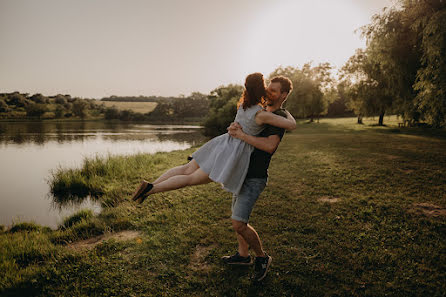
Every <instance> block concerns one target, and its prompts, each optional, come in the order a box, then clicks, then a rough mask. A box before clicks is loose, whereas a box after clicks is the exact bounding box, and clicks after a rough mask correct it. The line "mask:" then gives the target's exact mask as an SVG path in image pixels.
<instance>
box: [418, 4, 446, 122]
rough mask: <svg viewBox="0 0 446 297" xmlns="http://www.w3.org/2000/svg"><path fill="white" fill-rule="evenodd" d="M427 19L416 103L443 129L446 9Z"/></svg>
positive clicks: (445, 112)
mask: <svg viewBox="0 0 446 297" xmlns="http://www.w3.org/2000/svg"><path fill="white" fill-rule="evenodd" d="M424 21H426V25H425V26H424V28H423V31H422V36H423V38H422V49H423V55H422V58H421V62H422V67H421V68H420V69H419V70H418V72H417V78H416V82H415V85H414V88H415V90H416V91H418V94H417V96H416V103H417V105H418V108H419V109H420V110H421V111H422V113H423V114H425V115H426V118H427V120H428V121H429V122H430V123H431V124H432V125H433V126H434V127H436V128H440V127H443V126H445V125H446V10H445V9H444V7H443V9H442V10H440V11H437V12H435V13H434V14H433V15H432V16H431V18H429V19H428V20H424ZM420 22H421V21H420Z"/></svg>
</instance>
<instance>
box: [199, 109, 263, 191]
mask: <svg viewBox="0 0 446 297" xmlns="http://www.w3.org/2000/svg"><path fill="white" fill-rule="evenodd" d="M261 109H262V107H261V106H259V105H255V106H251V107H249V108H247V109H246V110H244V109H243V107H242V106H240V108H239V109H238V110H237V115H236V116H235V120H234V121H235V122H238V123H239V124H240V125H241V126H242V129H243V132H245V133H246V134H249V135H257V134H259V133H260V132H261V131H262V130H263V128H264V126H263V125H257V124H256V122H255V116H256V114H257V112H258V111H259V110H261ZM253 150H254V147H253V146H252V145H250V144H247V143H246V142H244V141H242V140H240V139H237V138H234V137H232V136H230V135H229V134H228V133H225V134H223V135H220V136H217V137H215V138H213V139H211V140H210V141H208V142H207V143H205V144H204V145H203V146H202V147H201V148H200V149H198V150H197V151H195V152H194V153H193V154H192V157H193V158H194V160H195V161H196V162H197V163H198V165H199V166H200V168H201V169H202V170H203V171H204V172H206V173H207V174H208V175H209V178H210V179H211V180H213V181H214V182H218V183H221V184H222V186H223V189H225V190H226V191H229V192H231V193H234V194H238V193H239V192H240V189H241V187H242V185H243V182H244V180H245V177H246V174H247V172H248V166H249V159H250V157H251V153H252V151H253Z"/></svg>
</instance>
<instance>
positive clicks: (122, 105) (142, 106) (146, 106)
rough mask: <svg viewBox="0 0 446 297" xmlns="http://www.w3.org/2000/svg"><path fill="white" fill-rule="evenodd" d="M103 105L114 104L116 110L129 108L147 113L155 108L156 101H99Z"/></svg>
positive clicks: (110, 105)
mask: <svg viewBox="0 0 446 297" xmlns="http://www.w3.org/2000/svg"><path fill="white" fill-rule="evenodd" d="M100 103H103V104H104V105H105V107H112V106H115V107H116V108H117V109H118V110H127V109H130V110H132V111H134V112H139V113H143V114H144V113H148V112H151V111H152V110H154V109H155V107H156V105H157V103H156V102H119V101H100Z"/></svg>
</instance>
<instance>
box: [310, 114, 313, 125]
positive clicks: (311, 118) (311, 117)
mask: <svg viewBox="0 0 446 297" xmlns="http://www.w3.org/2000/svg"><path fill="white" fill-rule="evenodd" d="M310 123H313V115H311V116H310Z"/></svg>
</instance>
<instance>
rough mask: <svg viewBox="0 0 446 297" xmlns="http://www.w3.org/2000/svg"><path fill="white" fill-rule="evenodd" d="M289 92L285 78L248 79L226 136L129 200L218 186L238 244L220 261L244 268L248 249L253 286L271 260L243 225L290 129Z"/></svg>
mask: <svg viewBox="0 0 446 297" xmlns="http://www.w3.org/2000/svg"><path fill="white" fill-rule="evenodd" d="M291 90H292V84H291V81H290V80H289V79H288V78H286V77H283V76H277V77H274V78H272V79H271V81H270V83H269V85H268V87H266V85H265V81H264V78H263V75H262V74H261V73H253V74H250V75H248V76H247V77H246V80H245V89H244V91H243V95H242V97H241V98H240V100H239V102H238V104H237V114H236V117H235V119H234V122H233V123H232V124H231V125H230V126H229V127H228V133H225V134H223V135H220V136H217V137H215V138H213V139H211V140H210V141H208V142H207V143H206V144H204V145H203V146H202V147H201V148H199V149H198V150H197V151H195V152H194V153H193V154H192V160H191V161H190V162H189V163H188V164H186V165H182V166H178V167H174V168H171V169H169V170H168V171H166V172H165V173H164V174H162V175H161V176H160V177H159V178H158V179H156V180H155V181H153V182H152V183H149V182H147V181H145V180H143V181H142V182H141V184H140V186H139V187H138V189H137V190H136V191H135V193H134V194H133V197H132V199H133V200H134V201H138V202H139V203H142V202H144V200H145V199H146V198H147V197H148V196H149V195H152V194H155V193H160V192H166V191H170V190H175V189H179V188H183V187H186V186H193V185H200V184H205V183H209V182H212V181H213V182H218V183H220V184H222V186H223V189H225V190H226V191H229V192H231V193H232V195H233V196H232V207H231V209H232V216H231V220H232V226H233V228H234V230H235V232H236V236H237V241H238V251H237V252H236V253H235V254H234V255H232V256H224V257H223V258H222V259H223V261H224V262H225V263H226V264H230V265H250V264H252V260H251V256H250V255H249V248H251V249H252V250H253V251H254V253H255V255H256V257H255V261H254V263H255V266H254V274H253V280H254V281H261V280H262V279H263V278H264V277H265V276H266V274H267V272H268V269H269V267H270V265H271V261H272V257H271V256H270V255H268V254H267V253H265V251H264V250H263V247H262V243H261V240H260V237H259V235H258V234H257V232H256V230H255V229H254V228H253V227H252V226H251V225H250V224H248V220H249V216H250V214H251V212H252V209H253V207H254V204H255V202H256V201H257V198H258V197H259V195H260V194H261V193H262V191H263V189H264V188H265V186H266V183H267V178H268V166H269V163H270V160H271V156H272V155H273V153H274V152H275V150H276V149H277V147H278V145H279V143H280V141H281V139H282V137H283V135H284V132H285V130H293V129H295V128H296V121H295V120H294V118H293V116H292V115H291V114H290V113H289V112H288V111H286V110H285V109H283V108H282V104H283V103H284V102H285V100H286V99H287V96H288V94H289V93H290V92H291Z"/></svg>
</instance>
